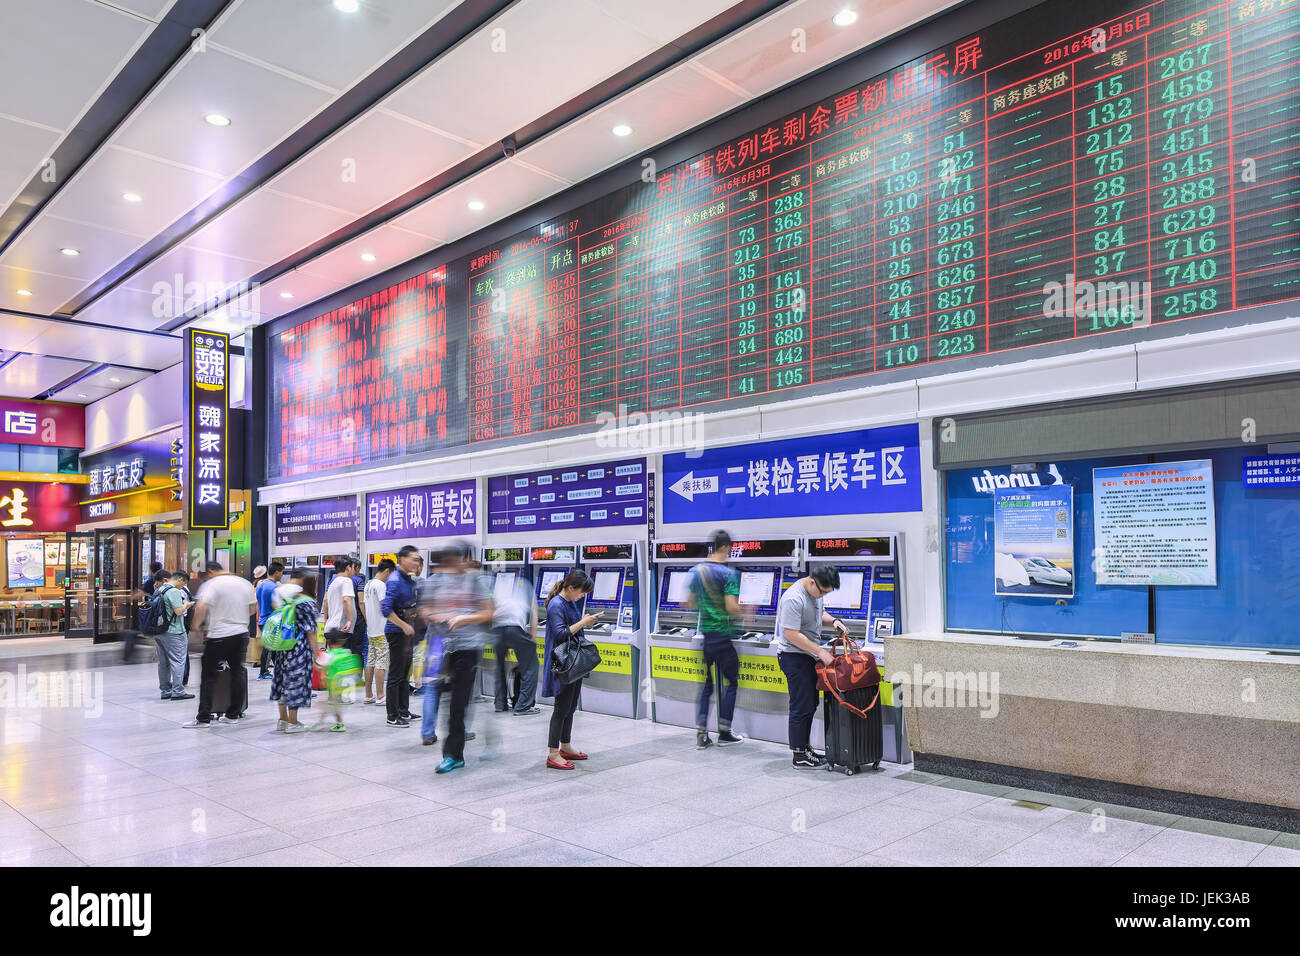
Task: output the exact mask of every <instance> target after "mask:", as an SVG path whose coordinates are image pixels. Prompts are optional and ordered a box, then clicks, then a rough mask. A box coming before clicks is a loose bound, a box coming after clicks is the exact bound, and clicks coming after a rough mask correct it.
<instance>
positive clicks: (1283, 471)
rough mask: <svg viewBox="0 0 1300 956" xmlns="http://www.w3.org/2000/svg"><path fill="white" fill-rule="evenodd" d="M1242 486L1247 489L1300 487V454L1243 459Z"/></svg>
mask: <svg viewBox="0 0 1300 956" xmlns="http://www.w3.org/2000/svg"><path fill="white" fill-rule="evenodd" d="M1241 484H1242V486H1243V487H1245V488H1276V487H1277V486H1278V485H1300V454H1294V455H1268V456H1264V457H1260V458H1243V459H1242V460H1241Z"/></svg>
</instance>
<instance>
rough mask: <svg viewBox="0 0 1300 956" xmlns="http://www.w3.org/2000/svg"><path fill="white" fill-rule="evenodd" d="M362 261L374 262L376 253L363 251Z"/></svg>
mask: <svg viewBox="0 0 1300 956" xmlns="http://www.w3.org/2000/svg"><path fill="white" fill-rule="evenodd" d="M361 261H362V262H374V261H375V254H374V253H373V252H363V253H361Z"/></svg>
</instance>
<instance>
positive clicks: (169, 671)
mask: <svg viewBox="0 0 1300 956" xmlns="http://www.w3.org/2000/svg"><path fill="white" fill-rule="evenodd" d="M188 581H189V575H188V574H186V573H185V572H184V571H177V572H176V573H174V574H173V575H172V576H171V578H170V579H169V580H168V582H167V583H166V584H163V585H161V586H160V590H159V592H158V593H159V594H160V595H161V596H162V599H163V601H164V602H165V603H166V605H167V615H168V622H169V623H168V625H167V633H165V634H155V635H154V643H156V644H157V645H158V686H159V688H160V689H161V690H162V699H163V700H193V699H194V695H193V694H187V693H186V692H185V659H186V658H187V657H188V656H189V653H190V645H189V638H188V637H187V636H186V634H185V612H186V611H188V610H189V609H190V608H191V607H192V606H193V603H194V602H192V601H187V600H186V599H185V585H186V584H187V583H188Z"/></svg>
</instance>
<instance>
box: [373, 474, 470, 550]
mask: <svg viewBox="0 0 1300 956" xmlns="http://www.w3.org/2000/svg"><path fill="white" fill-rule="evenodd" d="M477 496H478V479H476V478H466V479H464V480H463V481H451V482H444V483H442V484H437V485H421V486H420V487H418V488H400V489H398V490H396V491H372V492H370V493H369V494H367V495H366V540H367V541H384V540H395V539H397V538H436V537H446V536H448V535H456V534H462V535H472V534H474V531H475V527H474V522H475V520H476V519H475V516H476V514H477V512H478V497H477Z"/></svg>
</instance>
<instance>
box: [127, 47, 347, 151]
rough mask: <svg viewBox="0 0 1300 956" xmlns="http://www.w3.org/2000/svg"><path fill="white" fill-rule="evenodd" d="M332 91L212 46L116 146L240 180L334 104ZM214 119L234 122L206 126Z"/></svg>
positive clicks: (167, 85)
mask: <svg viewBox="0 0 1300 956" xmlns="http://www.w3.org/2000/svg"><path fill="white" fill-rule="evenodd" d="M331 98H332V97H331V95H330V94H329V93H327V92H326V91H324V90H322V89H320V88H318V87H315V86H311V85H309V84H307V83H304V82H300V81H298V80H294V79H290V78H289V77H287V76H285V75H283V74H281V73H276V72H274V71H272V70H268V69H265V68H263V67H260V66H255V65H254V64H252V63H249V62H247V61H245V60H241V59H239V58H238V57H235V56H231V55H230V54H227V53H223V52H221V51H220V50H217V49H214V48H213V47H211V46H209V47H208V48H207V50H206V51H205V52H203V53H194V52H191V53H190V54H189V55H188V57H187V59H186V61H185V63H184V64H183V65H182V66H180V67H179V68H178V69H177V70H175V71H173V72H172V73H171V74H169V75H168V77H167V78H166V79H165V80H163V82H162V84H161V86H160V88H159V89H158V90H157V91H156V93H155V94H154V95H153V96H152V98H151V99H150V100H149V101H148V102H147V103H146V104H145V105H144V106H143V107H142V108H141V109H140V110H139V111H138V112H137V113H136V114H135V115H134V116H132V117H131V118H130V119H129V120H127V122H126V124H125V126H124V127H123V129H122V130H121V132H119V133H118V134H117V136H116V137H114V140H113V141H114V143H115V144H116V145H119V146H124V147H127V148H129V149H136V150H140V151H142V152H145V153H150V154H152V155H155V156H160V157H162V158H164V159H168V160H171V161H172V162H176V163H181V164H183V165H186V166H192V167H194V168H195V169H203V170H207V171H209V172H212V173H216V174H218V175H221V176H233V175H234V174H235V173H237V172H239V171H240V170H242V169H244V168H245V167H247V166H248V165H249V164H250V163H251V162H252V161H253V160H254V159H256V158H257V157H259V156H261V155H262V154H263V153H265V152H266V151H267V150H268V149H270V148H271V147H272V146H273V145H275V144H276V143H278V142H279V141H280V140H282V139H284V137H285V136H287V135H288V134H289V133H290V132H291V131H292V130H294V129H297V128H298V127H299V126H300V125H302V123H303V121H305V120H306V119H308V118H309V117H310V116H311V115H313V114H314V113H316V112H317V111H318V110H319V109H320V108H321V107H322V106H324V105H325V104H326V103H327V102H328V101H329V100H330V99H331ZM209 113H220V114H221V115H223V116H226V117H228V118H229V119H230V120H231V124H230V125H229V126H225V127H216V126H211V125H209V124H208V123H207V122H205V121H204V117H205V116H206V115H208V114H209Z"/></svg>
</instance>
